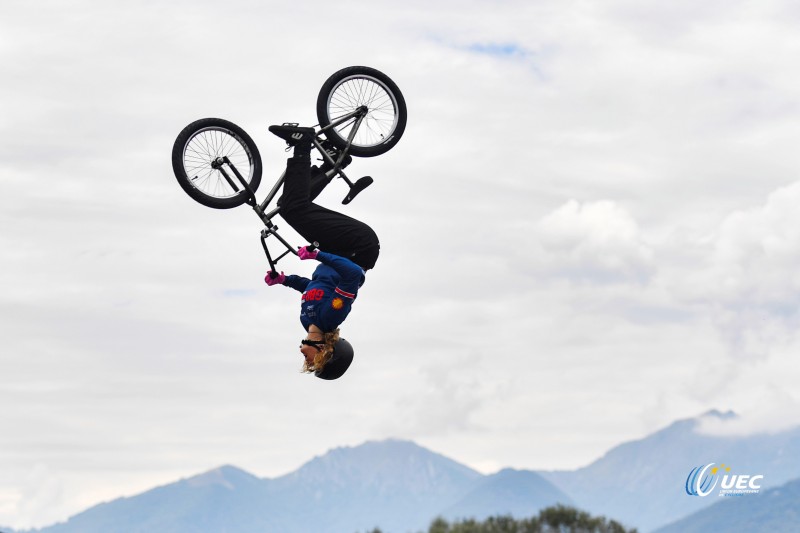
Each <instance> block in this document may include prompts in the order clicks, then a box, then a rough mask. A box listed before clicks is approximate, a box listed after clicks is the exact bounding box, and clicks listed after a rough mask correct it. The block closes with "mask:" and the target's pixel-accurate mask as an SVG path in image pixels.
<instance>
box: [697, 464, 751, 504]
mask: <svg viewBox="0 0 800 533" xmlns="http://www.w3.org/2000/svg"><path fill="white" fill-rule="evenodd" d="M715 465H716V463H708V464H707V465H704V466H702V465H701V466H696V467H694V468H692V471H691V472H689V476H688V477H687V478H686V494H688V495H689V496H700V497H704V496H708V495H709V494H711V493H712V492H713V491H714V489H715V488H716V486H717V483H719V495H720V496H743V495H745V494H758V493H759V491H760V490H761V483H760V482H761V480H763V479H764V476H762V475H760V474H759V475H756V476H754V475H750V474H748V475H743V474H731V473H730V471H731V467H729V466H725V465H724V464H721V465H720V466H718V467H717V466H715Z"/></svg>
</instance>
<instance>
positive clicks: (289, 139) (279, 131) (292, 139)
mask: <svg viewBox="0 0 800 533" xmlns="http://www.w3.org/2000/svg"><path fill="white" fill-rule="evenodd" d="M269 131H270V133H273V134H275V135H277V136H278V137H280V138H281V139H283V140H284V141H286V144H288V145H289V146H297V145H298V144H308V145H309V146H310V145H311V142H312V141H313V140H314V128H301V127H300V126H298V125H297V124H295V123H290V122H285V123H283V124H281V125H280V126H270V127H269Z"/></svg>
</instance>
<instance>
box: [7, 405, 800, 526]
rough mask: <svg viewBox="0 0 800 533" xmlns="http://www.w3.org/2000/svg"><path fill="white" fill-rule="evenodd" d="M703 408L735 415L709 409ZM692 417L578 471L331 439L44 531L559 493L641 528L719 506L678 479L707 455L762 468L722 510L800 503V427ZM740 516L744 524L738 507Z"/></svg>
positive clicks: (740, 468)
mask: <svg viewBox="0 0 800 533" xmlns="http://www.w3.org/2000/svg"><path fill="white" fill-rule="evenodd" d="M704 416H705V417H713V418H719V419H726V418H731V417H734V416H735V415H733V414H732V413H720V412H716V411H714V412H710V413H707V414H706V415H704ZM699 422H700V419H699V418H698V419H687V420H680V421H677V422H675V423H673V424H671V425H670V426H668V427H666V428H664V429H662V430H660V431H657V432H656V433H653V434H652V435H649V436H647V437H645V438H643V439H640V440H636V441H632V442H628V443H625V444H622V445H620V446H617V447H615V448H612V449H611V450H609V451H608V453H606V454H605V455H604V456H603V457H601V458H600V459H598V460H597V461H595V462H593V463H591V464H589V465H588V466H586V467H583V468H580V469H578V470H574V471H556V472H532V471H524V470H513V469H505V470H501V471H500V472H497V473H495V474H492V475H483V474H481V473H479V472H476V471H475V470H472V469H470V468H468V467H466V466H464V465H462V464H459V463H457V462H455V461H453V460H451V459H448V458H447V457H444V456H442V455H440V454H437V453H434V452H431V451H429V450H426V449H424V448H422V447H420V446H418V445H416V444H414V443H412V442H408V441H402V440H386V441H381V442H367V443H365V444H362V445H360V446H356V447H344V448H337V449H334V450H331V451H329V452H327V453H326V454H324V455H322V456H320V457H316V458H314V459H312V460H311V461H309V462H308V463H306V464H304V465H303V466H302V467H300V468H299V469H298V470H296V471H295V472H292V473H290V474H287V475H285V476H281V477H277V478H273V479H263V478H258V477H256V476H253V475H251V474H248V473H247V472H244V471H242V470H239V469H238V468H235V467H233V466H223V467H220V468H217V469H215V470H212V471H210V472H206V473H204V474H201V475H198V476H194V477H191V478H189V479H184V480H180V481H178V482H176V483H172V484H169V485H165V486H162V487H158V488H155V489H153V490H150V491H147V492H145V493H143V494H139V495H137V496H133V497H129V498H120V499H117V500H114V501H111V502H108V503H103V504H100V505H97V506H95V507H92V508H90V509H88V510H86V511H84V512H82V513H80V514H78V515H76V516H73V517H72V518H70V519H69V520H68V521H67V522H65V523H62V524H56V525H54V526H50V527H46V528H43V529H42V530H40V531H39V533H101V532H102V533H142V532H148V533H149V532H153V531H157V532H159V533H194V532H201V531H202V532H204V533H205V532H209V531H213V532H220V533H251V532H258V533H269V532H281V533H294V532H298V533H299V532H308V531H313V532H315V533H327V532H331V533H340V532H341V533H356V532H364V531H370V530H372V529H373V528H375V527H380V528H381V530H382V531H384V532H386V533H405V532H408V531H411V532H418V531H425V530H427V527H428V525H429V524H430V522H431V521H432V520H433V519H434V518H435V517H437V516H442V517H444V518H446V519H447V520H451V521H454V520H457V519H459V518H469V517H472V518H477V519H484V518H486V517H488V516H490V515H499V514H511V515H513V516H515V517H517V518H521V517H528V516H532V515H535V514H537V513H538V511H539V510H541V509H542V508H544V507H547V506H551V505H554V504H556V503H561V504H565V505H572V506H574V507H578V508H580V509H584V510H586V511H589V512H590V513H592V514H594V515H603V516H607V517H609V518H612V519H615V520H618V521H621V522H623V523H624V524H626V525H627V526H629V527H637V528H639V530H640V531H643V532H645V531H652V530H654V529H656V528H658V527H664V526H667V525H668V524H671V523H673V522H675V521H676V520H681V519H684V518H687V517H689V516H690V515H691V519H690V522H691V523H695V522H697V523H711V522H705V521H703V520H705V519H704V518H703V517H704V516H706V515H705V514H703V513H704V512H706V511H708V512H711V511H712V509H713V510H714V512H718V511H717V506H716V505H714V507H713V508H709V506H711V505H712V504H715V503H716V502H717V501H719V500H720V498H717V497H716V496H715V495H712V496H709V497H697V496H689V495H688V494H686V492H685V488H684V487H685V483H686V478H687V476H688V474H689V472H690V471H691V470H692V469H693V468H694V467H696V466H698V465H705V464H708V463H711V462H714V463H725V464H726V465H729V466H730V467H731V468H732V472H731V473H732V474H750V475H756V474H759V475H763V476H764V478H763V480H762V487H763V490H762V492H763V494H762V496H758V497H755V496H742V497H740V498H731V500H734V501H733V502H732V503H727V502H721V503H722V504H726V505H728V507H723V509H724V510H725V512H728V513H729V514H733V510H736V509H746V510H747V512H752V513H754V516H761V514H758V513H760V511H759V510H758V508H757V506H756V504H757V503H758V502H760V501H761V500H762V499H764V498H765V497H766V495H767V494H769V495H770V497H771V498H774V501H775V502H777V503H775V506H776V507H775V509H776V510H775V511H774V513H775V516H783V515H781V514H780V512H779V511H780V509H782V508H781V507H780V505H784V504H783V503H781V502H783V501H784V500H785V501H786V502H792V501H793V502H794V507H795V508H800V498H799V497H798V496H797V495H796V493H795V486H794V485H791V484H789V485H787V486H786V487H785V488H781V489H780V491H779V492H777V493H776V492H773V491H771V490H767V489H771V488H773V487H777V486H779V485H782V484H784V483H787V482H789V481H792V480H794V479H798V478H800V461H798V459H797V458H798V457H800V428H794V429H791V430H787V431H782V432H779V433H774V434H766V433H762V434H757V435H751V436H745V437H741V436H739V437H734V436H724V437H723V436H713V435H705V434H701V433H699V432H698V431H697V430H698V424H699ZM793 498H794V499H793ZM736 505H739V506H740V507H735V506H736ZM785 505H786V506H789V505H790V504H789V503H787V504H785ZM750 506H756V507H752V510H751V507H750ZM786 508H789V507H786ZM701 511H702V512H701ZM692 513H698V514H692ZM713 516H716V515H713ZM787 516H788V515H787ZM709 520H711V519H709ZM737 520H739V521H740V522H742V523H744V522H743V520H744V516H738V515H737ZM784 521H785V522H786V523H792V522H790V520H789V518H785V519H784ZM679 523H680V524H684V522H679ZM767 523H770V524H772V522H767ZM777 527H778V526H776V528H775V529H774V530H776V531H777V530H779V529H777ZM787 527H788V526H787ZM713 530H715V531H719V530H720V529H719V528H715V529H713ZM670 531H672V530H670ZM687 531H688V530H687ZM797 531H800V529H797ZM17 533H21V532H17ZM27 533H32V532H27Z"/></svg>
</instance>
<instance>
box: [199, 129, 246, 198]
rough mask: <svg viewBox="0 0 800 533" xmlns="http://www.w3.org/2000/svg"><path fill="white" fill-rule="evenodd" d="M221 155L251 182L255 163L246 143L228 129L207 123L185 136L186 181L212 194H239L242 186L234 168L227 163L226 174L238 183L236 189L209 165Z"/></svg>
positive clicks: (221, 195)
mask: <svg viewBox="0 0 800 533" xmlns="http://www.w3.org/2000/svg"><path fill="white" fill-rule="evenodd" d="M223 157H227V158H228V160H229V161H230V162H231V164H232V165H233V166H235V167H236V170H238V171H239V173H240V174H241V175H242V177H244V178H245V180H246V181H247V182H248V183H250V182H252V180H253V172H254V170H255V165H254V164H253V154H252V153H251V152H250V150H249V148H248V147H247V144H246V143H244V142H243V141H242V140H241V139H240V138H239V136H238V135H236V134H235V133H234V132H232V131H231V130H229V129H225V128H222V127H219V126H210V127H207V128H203V129H201V130H198V131H197V132H195V133H194V134H193V135H192V136H191V137H189V138H188V139H187V140H186V145H185V146H184V149H183V168H184V170H185V171H186V176H187V178H188V183H189V184H191V186H192V187H194V188H195V189H197V190H198V191H199V192H201V193H202V194H204V195H206V196H209V197H211V198H223V199H224V198H232V197H234V196H237V195H238V194H240V193H241V192H242V187H241V184H240V183H239V182H238V180H237V179H236V176H235V175H234V174H233V172H231V171H230V170H229V169H227V167H226V172H227V173H228V176H229V177H230V178H231V179H232V180H233V181H234V183H235V184H236V186H237V189H236V190H234V189H233V188H232V187H231V186H230V184H229V183H228V180H226V179H225V176H224V175H223V174H222V173H221V172H220V171H219V170H218V169H216V168H213V167H212V163H213V162H214V161H216V160H217V159H218V158H223Z"/></svg>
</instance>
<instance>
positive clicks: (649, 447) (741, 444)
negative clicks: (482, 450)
mask: <svg viewBox="0 0 800 533" xmlns="http://www.w3.org/2000/svg"><path fill="white" fill-rule="evenodd" d="M703 416H704V417H712V418H717V419H730V418H733V417H735V416H736V415H735V414H733V413H730V412H728V413H721V412H719V411H711V412H708V413H706V414H705V415H703ZM699 423H700V418H694V419H687V420H680V421H677V422H675V423H673V424H671V425H670V426H668V427H666V428H665V429H662V430H660V431H658V432H656V433H654V434H652V435H650V436H648V437H646V438H644V439H641V440H637V441H633V442H628V443H625V444H622V445H620V446H617V447H615V448H612V449H611V450H610V451H609V452H608V453H606V454H605V455H604V456H603V457H601V458H600V459H598V460H597V461H595V462H593V463H591V464H590V465H588V466H586V467H584V468H580V469H578V470H575V471H562V472H539V473H540V474H542V475H543V476H544V477H546V478H547V479H548V480H550V481H551V482H553V483H554V484H555V485H556V486H557V487H559V488H560V489H561V490H562V491H564V492H565V493H566V494H569V495H570V496H571V497H572V498H573V499H574V500H575V502H576V503H577V504H578V506H579V507H581V508H583V509H586V510H587V511H589V512H591V513H595V514H604V515H606V516H610V517H612V518H614V519H616V520H619V521H621V522H623V523H625V524H627V525H630V526H634V527H637V528H639V529H640V530H642V531H649V530H652V529H655V528H657V527H660V526H663V525H666V524H668V523H670V522H673V521H674V520H676V519H678V518H680V517H684V516H687V515H689V514H691V513H693V512H695V511H698V510H700V509H702V508H704V507H707V506H708V505H711V504H712V503H714V500H713V499H712V498H699V497H693V496H689V495H687V494H686V492H685V490H684V485H685V482H686V478H687V476H688V474H689V472H690V471H691V469H692V468H694V467H695V466H697V465H702V464H708V463H711V462H716V463H725V464H727V465H730V466H731V467H732V468H733V469H734V473H736V472H738V473H759V474H763V475H764V480H763V481H764V486H765V488H766V487H768V486H775V485H780V484H782V483H785V482H787V481H789V480H791V479H794V478H798V477H800V461H798V459H797V458H798V457H800V428H794V429H792V430H788V431H783V432H780V433H775V434H766V433H761V434H756V435H751V436H744V437H742V436H724V437H723V436H713V435H704V434H701V433H698V432H697V428H698V424H699Z"/></svg>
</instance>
